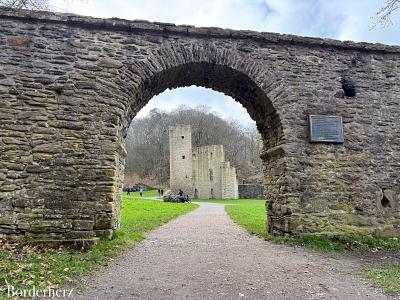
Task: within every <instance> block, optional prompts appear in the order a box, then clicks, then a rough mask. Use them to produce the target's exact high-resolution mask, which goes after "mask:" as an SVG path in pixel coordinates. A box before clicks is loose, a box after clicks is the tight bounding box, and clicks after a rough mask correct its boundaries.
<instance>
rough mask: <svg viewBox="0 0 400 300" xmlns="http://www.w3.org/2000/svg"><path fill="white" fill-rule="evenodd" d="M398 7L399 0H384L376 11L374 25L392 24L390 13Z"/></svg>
mask: <svg viewBox="0 0 400 300" xmlns="http://www.w3.org/2000/svg"><path fill="white" fill-rule="evenodd" d="M399 7H400V0H386V2H385V4H384V5H383V6H382V8H381V9H380V10H379V11H378V12H377V13H376V23H375V25H374V26H376V25H377V24H381V25H382V26H388V25H392V24H393V21H392V19H391V17H392V14H393V12H394V11H395V10H397V9H398V8H399Z"/></svg>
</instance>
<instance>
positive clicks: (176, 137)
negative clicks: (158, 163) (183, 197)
mask: <svg viewBox="0 0 400 300" xmlns="http://www.w3.org/2000/svg"><path fill="white" fill-rule="evenodd" d="M169 155H170V160H169V165H170V188H171V190H172V191H174V192H177V191H178V190H179V189H182V190H183V191H185V192H187V193H188V194H189V193H190V194H191V193H192V191H193V179H192V170H193V161H192V130H191V128H190V126H184V125H181V126H175V127H170V128H169Z"/></svg>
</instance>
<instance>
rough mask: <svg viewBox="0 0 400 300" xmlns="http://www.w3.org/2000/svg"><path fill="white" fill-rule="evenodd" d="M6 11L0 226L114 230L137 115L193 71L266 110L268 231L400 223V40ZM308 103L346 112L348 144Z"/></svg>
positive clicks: (36, 234) (77, 234) (360, 230)
mask: <svg viewBox="0 0 400 300" xmlns="http://www.w3.org/2000/svg"><path fill="white" fill-rule="evenodd" d="M0 24H1V27H0V28H1V29H0V238H7V239H16V238H27V239H31V238H33V239H38V238H39V239H72V240H74V239H82V238H83V239H85V238H92V237H94V236H100V237H110V236H111V235H112V232H113V229H114V228H115V227H117V226H118V223H119V209H120V208H119V207H120V187H121V182H122V172H121V170H122V169H123V164H124V147H123V139H124V135H125V134H126V129H127V127H128V125H129V123H130V121H131V120H132V118H133V116H134V115H135V114H136V113H137V112H138V110H139V109H140V108H142V107H143V106H144V105H145V104H146V103H147V101H148V100H149V99H150V98H151V97H152V96H154V95H156V94H157V93H160V92H162V91H163V90H165V89H166V88H174V87H180V86H186V85H190V84H196V85H200V86H204V87H208V88H211V89H215V90H217V91H221V92H224V93H226V94H227V95H230V96H233V97H234V98H235V99H236V100H237V101H239V102H240V103H242V104H243V105H244V106H245V107H246V109H247V111H248V112H249V114H250V115H251V117H252V118H253V119H254V120H255V121H256V122H257V126H258V129H259V131H260V133H261V135H262V137H263V140H264V143H265V148H266V149H265V151H264V153H263V154H262V157H263V160H264V162H265V174H266V188H267V195H266V196H267V197H268V200H269V201H270V202H269V208H270V209H269V226H270V227H269V230H270V231H271V232H272V233H274V234H293V235H301V234H304V233H330V234H348V233H351V234H372V235H377V236H399V235H400V228H399V225H398V224H399V207H400V204H399V201H400V196H399V195H400V178H399V176H398V174H399V165H398V161H400V148H399V143H398V142H397V140H396V138H397V136H398V132H399V131H400V124H399V122H398V120H399V119H400V111H399V109H398V107H399V99H400V98H399V97H400V96H399V95H400V84H399V82H400V80H399V79H400V78H399V74H398V72H397V73H396V71H395V70H397V69H398V66H399V65H400V48H399V47H393V46H385V45H371V44H365V43H360V44H357V43H349V42H339V41H332V40H323V39H316V38H303V37H296V36H287V35H279V34H273V33H258V32H248V31H234V30H222V29H219V28H195V27H192V26H175V25H172V24H162V23H149V22H145V21H126V20H118V19H106V20H105V19H95V18H90V17H80V16H71V15H62V14H52V13H43V12H30V11H1V12H0ZM309 115H335V116H341V117H342V118H343V130H344V137H345V138H344V143H343V144H329V143H316V144H313V143H310V142H309V125H308V117H309ZM385 199H386V200H385Z"/></svg>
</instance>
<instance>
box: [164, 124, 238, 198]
mask: <svg viewBox="0 0 400 300" xmlns="http://www.w3.org/2000/svg"><path fill="white" fill-rule="evenodd" d="M169 146H170V148H169V149H170V187H171V190H173V191H177V190H179V189H182V190H183V191H185V192H187V193H188V194H189V195H190V196H191V197H194V198H218V199H237V198H238V183H237V178H236V169H235V168H233V167H231V165H230V163H229V162H227V161H225V154H224V148H223V146H222V145H210V146H202V147H197V148H194V149H193V148H192V131H191V127H190V126H188V125H179V126H175V127H170V130H169Z"/></svg>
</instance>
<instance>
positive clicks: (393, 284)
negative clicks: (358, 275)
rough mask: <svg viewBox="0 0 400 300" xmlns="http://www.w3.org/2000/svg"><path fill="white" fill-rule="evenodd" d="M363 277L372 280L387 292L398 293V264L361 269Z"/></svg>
mask: <svg viewBox="0 0 400 300" xmlns="http://www.w3.org/2000/svg"><path fill="white" fill-rule="evenodd" d="M362 274H363V275H364V277H366V278H368V279H370V280H372V281H374V282H375V283H377V284H378V285H379V286H381V287H382V288H383V289H384V291H385V292H386V293H388V294H392V295H395V294H400V265H399V264H397V265H386V266H375V267H371V268H367V269H365V270H363V271H362Z"/></svg>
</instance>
